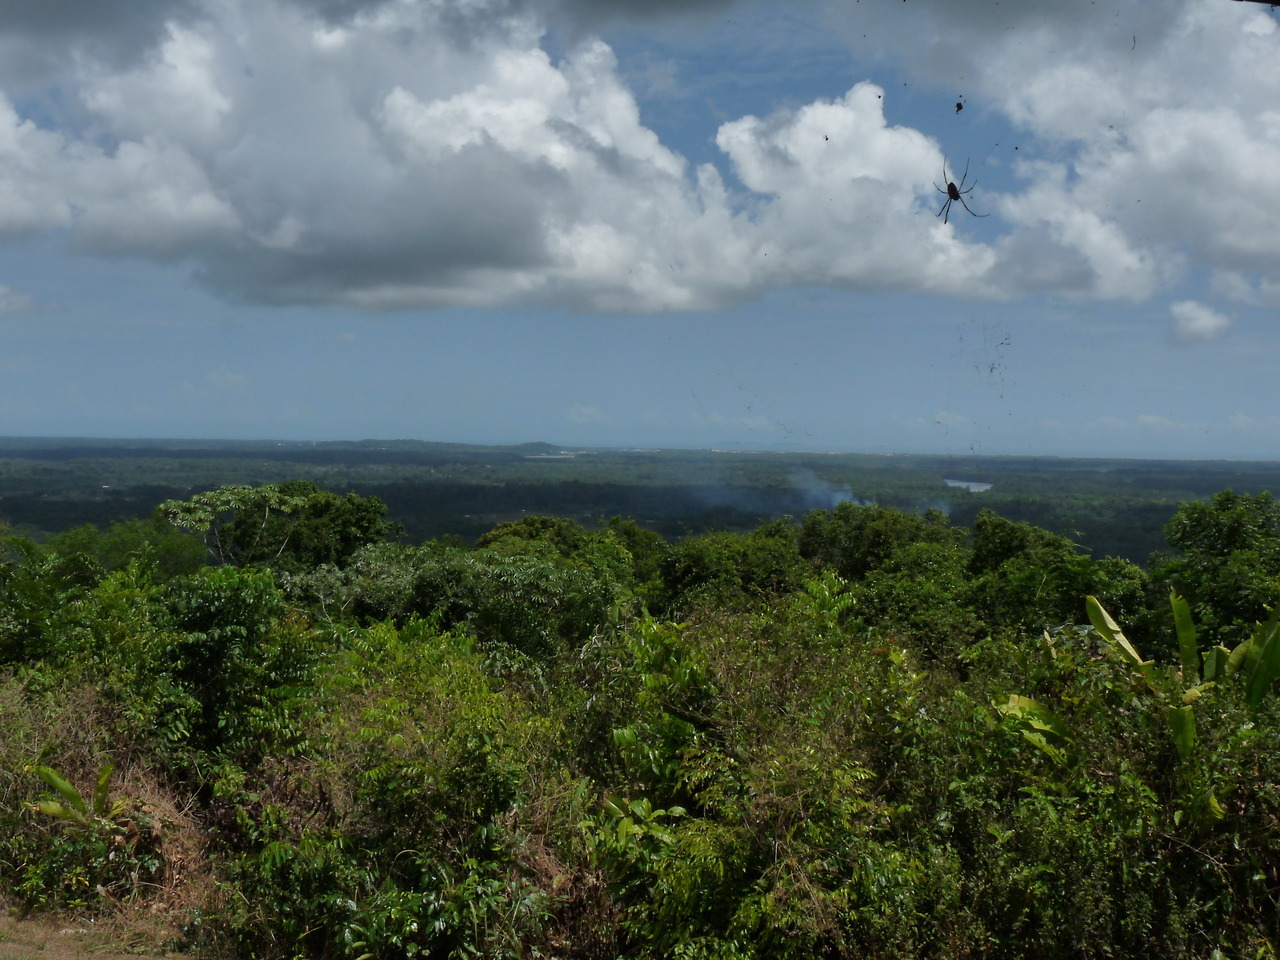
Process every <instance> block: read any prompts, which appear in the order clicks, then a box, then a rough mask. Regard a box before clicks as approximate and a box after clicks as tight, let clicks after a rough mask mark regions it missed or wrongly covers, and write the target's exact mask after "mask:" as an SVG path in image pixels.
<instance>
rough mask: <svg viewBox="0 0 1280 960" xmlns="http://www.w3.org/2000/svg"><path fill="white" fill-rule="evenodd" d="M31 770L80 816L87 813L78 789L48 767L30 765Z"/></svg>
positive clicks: (86, 806)
mask: <svg viewBox="0 0 1280 960" xmlns="http://www.w3.org/2000/svg"><path fill="white" fill-rule="evenodd" d="M31 772H32V773H34V774H35V775H36V776H37V777H39V778H40V779H41V780H43V781H44V782H45V783H47V784H48V785H49V786H50V787H52V788H53V789H54V790H55V791H57V793H58V796H60V797H62V799H63V800H65V801H66V802H67V803H68V804H69V805H71V806H72V807H74V808H75V809H76V811H77V812H78V813H80V815H81V816H87V815H88V813H89V807H88V805H87V804H86V803H85V802H84V797H82V796H80V791H79V790H77V789H76V788H75V787H73V786H72V785H71V784H70V783H68V782H67V781H66V780H64V779H63V778H62V777H60V776H59V775H58V774H57V773H55V772H54V771H53V770H51V769H49V768H48V767H32V768H31Z"/></svg>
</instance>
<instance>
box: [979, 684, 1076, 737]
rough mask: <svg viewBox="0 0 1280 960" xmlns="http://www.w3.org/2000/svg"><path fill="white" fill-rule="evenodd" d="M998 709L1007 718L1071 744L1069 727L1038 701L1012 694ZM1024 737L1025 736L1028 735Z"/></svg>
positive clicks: (997, 706) (997, 705)
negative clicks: (1019, 721)
mask: <svg viewBox="0 0 1280 960" xmlns="http://www.w3.org/2000/svg"><path fill="white" fill-rule="evenodd" d="M996 709H997V710H999V711H1000V712H1001V713H1003V714H1004V715H1005V716H1006V717H1013V718H1014V719H1016V720H1021V721H1022V722H1023V723H1026V724H1027V725H1028V726H1030V727H1032V728H1033V729H1035V730H1039V731H1042V732H1044V733H1050V734H1052V735H1053V736H1055V737H1057V738H1058V739H1060V740H1062V741H1064V742H1068V743H1069V742H1070V741H1071V734H1070V732H1069V731H1068V730H1067V725H1066V724H1065V723H1063V722H1062V721H1061V720H1060V719H1059V718H1058V716H1057V715H1056V714H1055V713H1054V712H1053V711H1052V710H1050V709H1049V708H1048V707H1046V706H1045V705H1044V704H1042V703H1040V702H1039V701H1038V700H1032V699H1031V698H1030V697H1024V696H1022V695H1021V694H1017V693H1011V694H1009V699H1008V700H1006V701H1005V702H1004V703H1000V704H996ZM1023 735H1024V736H1025V735H1026V734H1023Z"/></svg>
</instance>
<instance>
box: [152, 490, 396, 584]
mask: <svg viewBox="0 0 1280 960" xmlns="http://www.w3.org/2000/svg"><path fill="white" fill-rule="evenodd" d="M160 510H161V511H162V513H163V514H164V516H165V517H166V518H167V519H168V520H169V521H170V522H171V523H173V524H174V525H175V526H177V527H179V528H180V529H184V530H194V531H197V532H199V533H201V534H203V535H204V538H205V545H206V546H207V548H208V550H209V553H210V554H211V555H212V556H213V558H214V559H215V560H217V561H218V562H219V563H224V564H231V565H233V566H247V565H249V564H265V565H269V566H276V567H281V568H285V569H292V570H307V569H310V568H312V567H315V566H318V565H320V564H323V563H335V564H337V563H342V562H343V561H344V560H346V559H347V558H348V557H350V556H351V555H352V554H353V553H355V552H356V550H358V549H359V548H360V547H362V546H364V545H366V544H369V543H376V542H378V541H381V540H386V539H389V538H392V537H395V536H398V535H399V533H400V529H401V528H400V526H399V524H396V523H392V522H390V521H388V520H387V519H386V513H387V507H386V504H384V503H383V502H382V501H381V500H379V499H378V498H377V497H361V496H357V495H356V494H354V493H348V494H346V495H345V496H338V495H337V494H335V493H331V492H329V491H327V490H321V489H320V488H319V487H317V486H316V485H315V484H314V483H311V482H310V481H308V480H291V481H290V482H288V483H284V484H280V485H276V484H265V485H263V486H259V487H249V486H226V487H219V488H218V489H217V490H213V491H210V492H207V493H201V494H197V495H196V496H194V497H192V498H191V499H190V500H186V501H179V500H169V501H167V502H165V503H163V504H161V505H160Z"/></svg>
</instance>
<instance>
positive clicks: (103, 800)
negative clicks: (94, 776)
mask: <svg viewBox="0 0 1280 960" xmlns="http://www.w3.org/2000/svg"><path fill="white" fill-rule="evenodd" d="M114 770H115V767H114V766H112V765H111V764H109V763H104V764H103V765H102V770H101V772H99V774H98V784H97V786H95V787H94V789H93V812H94V815H95V816H99V817H105V816H106V815H107V814H108V813H110V812H111V810H110V807H108V806H107V791H108V790H110V789H111V773H112V771H114Z"/></svg>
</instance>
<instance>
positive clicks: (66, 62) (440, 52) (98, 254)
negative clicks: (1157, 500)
mask: <svg viewBox="0 0 1280 960" xmlns="http://www.w3.org/2000/svg"><path fill="white" fill-rule="evenodd" d="M1276 17H1277V12H1276V10H1275V8H1272V7H1269V6H1267V5H1265V4H1259V3H1251V2H1237V0H1106V2H1094V0H1021V2H1018V3H1009V2H1004V3H1001V2H999V0H946V2H943V0H788V2H787V3H785V4H784V3H779V2H776V0H775V2H760V0H95V2H94V3H92V4H84V3H82V2H81V0H38V2H37V0H0V435H5V436H83V437H169V438H226V439H290V440H340V439H373V438H388V439H390V438H416V439H422V440H441V441H455V442H472V443H520V442H525V441H547V442H551V443H556V444H560V445H563V446H566V447H593V446H610V447H657V446H667V447H701V448H734V449H777V450H825V451H851V452H872V453H876V452H882V453H890V452H899V453H911V452H929V453H953V454H964V455H971V454H990V455H1001V454H1013V455H1026V454H1034V455H1061V456H1106V457H1115V456H1121V457H1174V458H1191V459H1199V458H1214V459H1218V458H1225V459H1250V460H1272V459H1280V404H1277V402H1276V401H1277V399H1278V398H1280V389H1278V388H1277V384H1278V383H1280V378H1278V377H1277V372H1278V371H1280V325H1278V324H1277V321H1278V320H1280V30H1278V29H1277V20H1276ZM949 182H951V183H955V184H956V185H957V187H958V189H959V190H961V191H963V195H962V197H961V200H962V201H963V205H962V204H961V203H957V202H954V201H953V202H952V204H951V206H950V209H949V210H947V211H946V212H945V214H942V206H943V204H944V203H945V201H946V200H947V199H948V197H947V193H946V191H947V189H948V183H949Z"/></svg>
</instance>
